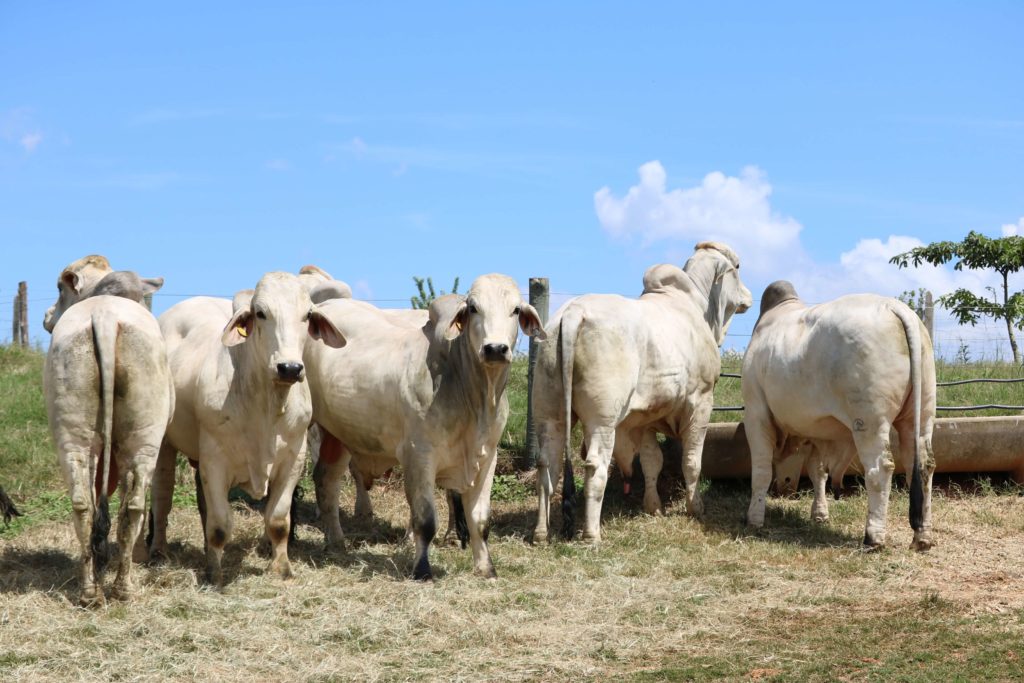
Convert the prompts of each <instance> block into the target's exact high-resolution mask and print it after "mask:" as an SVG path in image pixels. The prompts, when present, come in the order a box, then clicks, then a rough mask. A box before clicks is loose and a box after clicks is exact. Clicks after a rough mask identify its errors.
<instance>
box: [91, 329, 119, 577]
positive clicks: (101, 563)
mask: <svg viewBox="0 0 1024 683" xmlns="http://www.w3.org/2000/svg"><path fill="white" fill-rule="evenodd" d="M117 326H118V321H117V318H116V316H114V314H113V313H111V312H109V311H104V310H102V309H101V310H98V311H96V312H95V313H93V314H92V338H93V345H94V348H95V349H96V361H97V363H98V365H99V368H100V424H101V425H102V428H103V455H102V456H101V457H102V460H101V463H102V466H103V478H102V479H101V481H100V486H101V488H100V490H99V499H98V501H97V504H96V510H95V512H94V513H93V518H92V536H91V538H90V543H89V546H90V548H91V549H92V564H93V571H94V572H95V574H96V580H97V581H98V580H99V579H100V577H102V576H103V572H104V570H105V569H106V568H107V562H108V561H109V560H110V545H109V543H108V542H107V537H108V536H109V535H110V505H109V503H108V501H107V491H108V490H109V483H110V458H111V457H112V456H113V448H112V445H113V436H114V365H115V362H114V361H115V349H116V347H117Z"/></svg>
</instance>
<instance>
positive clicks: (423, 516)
mask: <svg viewBox="0 0 1024 683" xmlns="http://www.w3.org/2000/svg"><path fill="white" fill-rule="evenodd" d="M432 460H433V456H432V454H431V453H429V452H415V451H413V450H412V449H409V452H408V453H407V454H406V457H404V458H403V461H404V463H403V464H404V465H405V498H406V500H407V501H409V512H410V526H411V527H412V535H413V541H414V542H415V544H416V558H415V560H414V564H413V570H412V577H413V578H414V579H416V580H417V581H432V580H433V578H434V575H433V572H432V571H431V569H430V559H429V557H428V552H429V550H430V542H431V541H433V540H434V535H435V534H436V533H437V510H436V508H435V507H434V465H433V462H432Z"/></svg>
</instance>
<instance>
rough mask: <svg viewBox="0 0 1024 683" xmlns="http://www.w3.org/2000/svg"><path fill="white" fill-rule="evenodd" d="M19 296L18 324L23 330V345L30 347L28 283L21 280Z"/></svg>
mask: <svg viewBox="0 0 1024 683" xmlns="http://www.w3.org/2000/svg"><path fill="white" fill-rule="evenodd" d="M18 298H19V299H21V305H19V306H18V320H19V322H18V326H19V327H20V331H21V339H20V340H19V341H20V342H21V346H22V347H23V348H28V283H27V282H25V281H21V282H19V283H18Z"/></svg>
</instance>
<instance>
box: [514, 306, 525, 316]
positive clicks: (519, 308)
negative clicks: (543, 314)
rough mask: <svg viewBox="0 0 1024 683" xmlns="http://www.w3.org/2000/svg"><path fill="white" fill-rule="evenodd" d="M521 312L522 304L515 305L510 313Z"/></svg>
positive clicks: (516, 313) (517, 313)
mask: <svg viewBox="0 0 1024 683" xmlns="http://www.w3.org/2000/svg"><path fill="white" fill-rule="evenodd" d="M522 312H523V307H522V306H516V307H515V308H513V309H512V315H519V314H520V313H522Z"/></svg>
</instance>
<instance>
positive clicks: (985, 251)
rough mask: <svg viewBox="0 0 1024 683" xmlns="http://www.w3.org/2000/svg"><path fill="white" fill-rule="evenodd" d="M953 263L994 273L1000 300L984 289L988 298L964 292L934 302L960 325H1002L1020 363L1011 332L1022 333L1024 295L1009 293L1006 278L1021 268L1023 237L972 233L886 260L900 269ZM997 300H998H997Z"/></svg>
mask: <svg viewBox="0 0 1024 683" xmlns="http://www.w3.org/2000/svg"><path fill="white" fill-rule="evenodd" d="M950 261H954V263H953V269H954V270H960V271H962V270H963V269H964V268H967V269H968V270H994V271H995V272H997V273H999V275H1000V277H1001V278H1002V281H1003V286H1002V290H1003V291H1002V296H1001V297H1000V296H999V293H998V292H997V291H996V290H995V289H994V288H992V287H989V288H987V289H988V291H989V293H990V294H991V296H992V298H991V299H989V298H987V297H985V296H979V295H978V294H975V293H974V292H972V291H970V290H967V289H963V288H960V289H957V290H956V291H954V292H950V293H948V294H944V295H943V296H941V297H939V299H938V302H939V304H941V305H942V307H943V308H945V309H947V310H949V311H950V312H951V313H952V314H953V317H955V318H956V319H957V321H959V323H960V324H961V325H966V324H970V325H977V324H978V321H979V320H981V318H983V317H987V318H992V319H994V320H1003V321H1005V322H1006V331H1007V334H1008V336H1009V338H1010V348H1011V349H1012V350H1013V360H1014V362H1016V363H1020V360H1021V359H1020V352H1019V351H1018V350H1017V339H1016V336H1015V335H1014V332H1013V330H1014V328H1016V329H1018V330H1020V329H1024V292H1014V293H1012V294H1011V293H1010V289H1009V282H1008V278H1009V276H1010V274H1011V273H1016V272H1018V271H1020V270H1021V269H1022V268H1024V237H1021V236H1018V235H1013V236H1010V237H986V236H985V235H982V234H979V233H976V232H974V231H973V230H972V231H971V232H969V233H968V234H967V237H965V238H964V239H963V240H962V241H960V242H951V241H944V242H932V243H931V244H929V245H926V246H923V247H917V248H915V249H911V250H910V251H907V252H904V253H902V254H897V255H896V256H893V257H892V258H891V259H889V263H893V264H895V265H897V266H899V267H900V268H906V267H907V266H909V265H913V266H914V267H915V268H916V267H917V266H920V265H921V264H922V263H930V264H931V265H933V266H940V265H943V264H946V263H949V262H950ZM1000 299H1001V300H1000Z"/></svg>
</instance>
